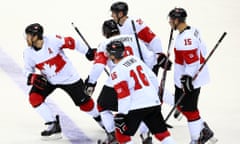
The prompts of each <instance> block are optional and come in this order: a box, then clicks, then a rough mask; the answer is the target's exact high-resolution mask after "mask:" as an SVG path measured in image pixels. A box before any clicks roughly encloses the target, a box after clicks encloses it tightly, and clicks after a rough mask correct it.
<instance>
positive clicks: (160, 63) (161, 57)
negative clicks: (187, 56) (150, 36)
mask: <svg viewBox="0 0 240 144" xmlns="http://www.w3.org/2000/svg"><path fill="white" fill-rule="evenodd" d="M166 62H167V64H166V70H171V67H172V62H171V61H170V59H168V58H167V56H166V55H165V54H162V53H160V54H159V56H158V59H157V65H158V66H160V67H162V68H165V63H166Z"/></svg>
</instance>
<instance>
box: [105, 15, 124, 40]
mask: <svg viewBox="0 0 240 144" xmlns="http://www.w3.org/2000/svg"><path fill="white" fill-rule="evenodd" d="M102 32H103V35H104V36H105V37H106V38H109V37H112V36H113V35H116V34H120V31H119V29H118V26H117V23H116V22H115V21H114V20H113V19H110V20H106V21H104V22H103V25H102Z"/></svg>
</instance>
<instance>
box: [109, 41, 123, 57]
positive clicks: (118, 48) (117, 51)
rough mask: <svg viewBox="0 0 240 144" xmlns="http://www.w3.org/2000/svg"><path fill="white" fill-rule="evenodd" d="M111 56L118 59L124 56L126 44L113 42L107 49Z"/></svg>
mask: <svg viewBox="0 0 240 144" xmlns="http://www.w3.org/2000/svg"><path fill="white" fill-rule="evenodd" d="M106 50H107V52H108V54H109V55H113V56H114V57H115V58H116V59H120V58H122V57H123V56H124V44H123V43H122V42H121V41H117V40H116V41H111V42H110V43H109V44H108V45H107V48H106Z"/></svg>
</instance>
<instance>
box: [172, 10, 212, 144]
mask: <svg viewBox="0 0 240 144" xmlns="http://www.w3.org/2000/svg"><path fill="white" fill-rule="evenodd" d="M168 16H169V24H170V25H171V27H172V28H173V29H174V30H178V31H179V34H178V36H177V37H176V39H175V46H174V53H175V63H174V82H175V102H177V101H178V99H179V98H180V97H181V96H184V97H183V99H182V101H181V103H180V104H179V105H178V106H177V108H178V110H179V111H180V112H181V113H182V114H183V115H184V116H185V117H186V119H187V121H188V128H189V132H190V136H191V142H190V143H191V144H204V143H206V142H207V141H209V139H210V138H213V135H214V133H213V131H212V130H211V129H210V128H209V127H208V125H207V123H206V122H204V120H203V118H202V117H201V116H200V113H199V109H198V99H199V94H200V90H201V87H202V86H203V85H205V84H206V83H208V81H209V73H208V70H207V67H206V66H205V67H204V68H203V70H202V71H201V72H200V73H199V75H198V76H197V78H196V79H195V80H194V81H193V76H194V75H195V74H196V72H197V71H198V69H199V67H200V66H201V64H202V63H203V62H204V60H205V57H206V47H205V44H204V42H203V40H202V38H201V36H200V32H199V31H198V30H197V29H196V28H194V27H192V26H189V25H187V23H186V17H187V12H186V11H185V10H184V9H183V8H174V9H173V10H171V11H170V12H169V15H168Z"/></svg>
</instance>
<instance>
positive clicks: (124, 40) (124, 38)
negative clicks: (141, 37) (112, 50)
mask: <svg viewBox="0 0 240 144" xmlns="http://www.w3.org/2000/svg"><path fill="white" fill-rule="evenodd" d="M116 40H117V41H121V42H126V41H130V42H132V41H133V39H132V37H121V38H118V39H115V40H114V41H116Z"/></svg>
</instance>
